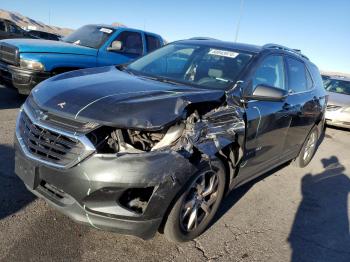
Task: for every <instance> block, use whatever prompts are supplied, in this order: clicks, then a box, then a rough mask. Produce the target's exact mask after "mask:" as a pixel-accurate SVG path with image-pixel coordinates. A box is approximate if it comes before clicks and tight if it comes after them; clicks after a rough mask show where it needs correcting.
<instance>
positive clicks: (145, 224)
mask: <svg viewBox="0 0 350 262" xmlns="http://www.w3.org/2000/svg"><path fill="white" fill-rule="evenodd" d="M326 103H327V96H326V92H325V90H324V88H323V84H322V79H321V76H320V73H319V70H318V69H317V67H316V66H315V65H314V64H313V63H312V62H310V61H309V59H308V58H307V57H306V56H304V55H303V54H301V52H300V51H297V50H294V49H290V48H287V47H284V46H280V45H275V44H267V45H264V46H253V45H247V44H239V43H229V42H224V41H219V40H213V39H205V38H194V39H190V40H183V41H177V42H174V43H171V44H168V45H166V46H165V47H163V48H160V49H158V50H156V51H154V52H152V53H150V54H148V55H146V56H145V57H143V58H140V59H138V60H136V61H134V62H133V63H131V64H129V65H123V66H117V67H115V66H108V67H100V68H90V69H82V70H78V71H71V72H67V73H64V74H61V75H57V76H54V77H52V78H50V79H48V80H46V81H44V82H42V83H40V84H39V85H38V86H37V87H36V88H35V89H34V90H33V91H32V92H31V94H30V96H29V97H28V98H27V100H26V102H25V103H24V105H23V106H22V108H21V110H20V113H19V115H18V118H17V126H16V139H15V149H16V164H15V172H16V174H17V175H18V176H19V177H20V178H21V179H22V180H23V181H24V183H25V185H26V187H27V188H28V189H29V190H30V191H31V192H33V193H34V194H35V195H37V196H39V197H42V198H44V199H45V200H46V201H47V202H48V203H49V204H50V205H52V206H53V207H54V208H56V209H58V210H59V211H60V212H62V213H64V214H66V215H67V216H69V217H71V218H72V219H74V220H75V221H77V222H81V223H85V224H89V225H91V226H92V227H95V228H98V229H104V230H110V231H115V232H119V233H123V234H131V235H135V236H138V237H141V238H143V239H148V238H151V237H153V236H154V234H155V233H156V232H157V231H160V232H162V233H164V234H165V236H166V237H167V239H169V240H171V241H175V242H184V241H188V240H191V239H193V238H195V237H197V236H199V235H200V234H201V233H202V232H203V231H204V230H205V229H206V228H207V227H208V226H209V224H210V222H211V221H212V220H213V217H214V215H215V213H216V211H217V210H218V208H219V206H220V202H221V201H222V199H223V197H224V196H225V194H227V193H228V192H230V191H231V190H232V189H234V188H237V187H238V186H240V185H242V184H244V183H246V182H247V181H249V180H252V179H253V178H255V177H257V176H259V175H261V174H263V173H266V172H267V171H269V170H271V169H273V168H275V167H277V166H279V165H281V164H283V163H286V162H289V161H291V160H293V163H295V164H296V165H297V166H299V167H304V166H306V165H307V164H308V163H309V162H310V161H311V159H312V157H313V155H314V153H315V151H316V148H317V142H318V140H319V137H320V134H321V132H322V130H323V125H324V121H325V108H326Z"/></svg>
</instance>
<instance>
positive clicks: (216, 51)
mask: <svg viewBox="0 0 350 262" xmlns="http://www.w3.org/2000/svg"><path fill="white" fill-rule="evenodd" d="M209 55H217V56H224V57H229V58H236V57H237V56H238V55H239V53H236V52H232V51H227V50H220V49H213V48H211V49H210V51H209Z"/></svg>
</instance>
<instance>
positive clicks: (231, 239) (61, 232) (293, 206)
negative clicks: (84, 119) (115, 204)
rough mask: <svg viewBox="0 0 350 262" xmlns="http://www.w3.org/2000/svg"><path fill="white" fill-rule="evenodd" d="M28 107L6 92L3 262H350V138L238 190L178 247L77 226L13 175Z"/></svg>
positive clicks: (1, 140)
mask: <svg viewBox="0 0 350 262" xmlns="http://www.w3.org/2000/svg"><path fill="white" fill-rule="evenodd" d="M23 101H24V99H23V98H21V97H19V96H18V95H17V94H16V93H15V92H14V90H13V89H8V88H3V87H0V123H1V126H0V260H1V261H97V260H98V261H205V260H210V261H214V260H217V261H315V262H316V261H317V262H320V261H327V262H329V261H350V237H349V217H348V212H349V206H348V195H349V194H348V193H349V191H350V173H349V169H350V158H349V156H350V139H349V138H350V132H349V131H345V130H340V129H331V128H327V131H326V135H325V137H324V139H323V142H322V144H321V146H320V147H319V149H318V151H317V154H316V156H315V157H314V159H313V160H312V162H311V164H310V165H309V166H308V167H307V168H304V169H298V168H295V167H293V166H288V165H285V166H283V167H280V168H279V169H278V170H274V172H270V173H269V174H267V175H265V176H263V177H261V178H259V179H257V180H255V181H253V182H251V183H249V184H247V185H245V186H243V187H241V188H239V189H237V190H235V191H234V192H232V193H231V194H230V195H229V196H228V197H227V198H226V199H225V200H224V202H223V204H222V207H221V209H220V212H219V214H218V216H217V218H216V221H215V223H214V224H213V225H212V226H211V227H210V228H209V229H208V230H207V231H206V232H205V233H204V234H203V235H202V236H201V237H199V238H198V239H197V240H194V241H191V242H188V243H185V244H181V245H176V244H173V243H169V242H167V241H166V239H165V238H164V237H163V236H162V235H160V234H158V235H157V236H156V237H155V238H153V239H151V240H149V241H143V240H141V239H138V238H136V237H131V236H123V235H118V234H115V233H110V232H102V231H98V230H95V229H93V228H90V227H87V226H83V225H78V224H76V223H74V222H72V221H71V220H70V219H68V218H66V217H65V216H63V215H61V214H59V213H57V212H56V211H54V210H52V209H51V208H49V207H48V206H47V204H46V203H45V201H43V200H41V199H37V198H35V197H34V196H33V195H32V194H31V193H29V192H27V191H26V189H25V187H24V186H23V184H22V183H21V181H20V180H19V179H17V178H16V177H15V175H14V172H13V169H14V153H13V145H12V144H13V133H14V127H15V118H16V114H17V112H18V107H19V106H20V105H21V103H23Z"/></svg>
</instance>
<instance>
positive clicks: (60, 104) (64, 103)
mask: <svg viewBox="0 0 350 262" xmlns="http://www.w3.org/2000/svg"><path fill="white" fill-rule="evenodd" d="M57 105H58V106H59V107H60V108H61V109H63V108H64V106H65V105H66V102H62V103H59V104H57Z"/></svg>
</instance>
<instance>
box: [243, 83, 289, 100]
mask: <svg viewBox="0 0 350 262" xmlns="http://www.w3.org/2000/svg"><path fill="white" fill-rule="evenodd" d="M287 95H288V92H287V91H286V90H282V89H279V88H276V87H273V86H267V85H258V86H257V87H256V88H255V90H254V92H253V94H252V95H249V96H246V97H245V98H246V99H248V100H261V101H276V102H278V101H283V100H284V99H285V98H286V97H287Z"/></svg>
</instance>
